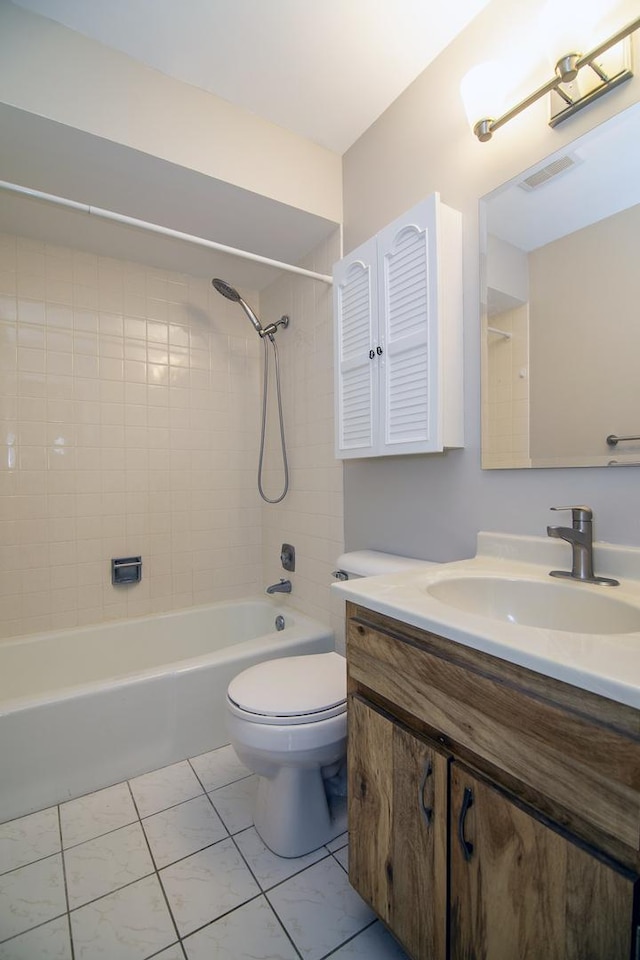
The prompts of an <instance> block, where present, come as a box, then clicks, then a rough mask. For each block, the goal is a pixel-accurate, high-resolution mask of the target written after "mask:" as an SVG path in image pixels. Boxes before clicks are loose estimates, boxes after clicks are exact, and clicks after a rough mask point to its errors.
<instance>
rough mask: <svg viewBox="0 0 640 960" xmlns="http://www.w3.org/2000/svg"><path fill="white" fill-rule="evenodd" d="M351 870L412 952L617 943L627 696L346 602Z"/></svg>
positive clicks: (633, 842) (563, 956) (469, 959)
mask: <svg viewBox="0 0 640 960" xmlns="http://www.w3.org/2000/svg"><path fill="white" fill-rule="evenodd" d="M347 659H348V669H349V708H348V721H349V724H348V725H349V759H348V764H349V839H350V860H349V877H350V880H351V883H352V884H353V886H354V887H355V888H356V889H357V890H358V891H359V892H360V894H361V895H362V896H363V897H364V899H365V900H367V901H368V902H369V903H370V904H371V906H372V907H373V908H374V910H375V911H376V912H377V913H378V915H379V916H380V917H381V919H382V920H383V921H384V922H385V924H386V925H387V926H388V927H389V929H390V930H391V931H392V932H393V933H394V934H395V936H396V937H397V938H398V940H399V941H400V943H401V944H402V945H403V947H404V949H405V950H406V951H407V952H408V954H409V955H410V956H411V957H412V958H414V960H449V958H450V960H515V958H518V960H523V958H528V960H542V958H544V960H630V958H631V957H634V958H635V957H636V956H637V953H636V951H637V949H638V947H640V934H639V932H638V930H639V926H638V923H639V909H640V904H639V902H638V900H639V897H638V892H639V891H638V871H639V867H640V859H639V852H638V851H639V848H640V762H639V760H640V721H639V716H638V711H637V710H633V709H632V708H630V707H626V706H625V705H623V704H619V703H615V702H613V701H611V700H607V699H605V698H602V697H598V696H595V695H594V694H591V693H588V692H587V691H582V690H578V689H577V688H575V687H571V686H569V685H568V684H564V683H561V682H559V681H556V680H552V679H550V678H547V677H544V676H542V675H540V674H536V673H533V672H531V671H528V670H525V669H524V668H521V667H518V666H516V665H514V664H510V663H507V662H505V661H503V660H498V659H497V658H494V657H491V656H489V655H487V654H484V653H481V652H479V651H475V650H472V649H470V648H467V647H464V646H462V645H460V644H457V643H453V642H452V641H448V640H446V639H444V638H442V637H437V636H435V635H433V634H430V633H426V632H424V631H421V630H419V629H417V628H413V627H410V626H408V625H406V624H403V623H400V622H399V621H396V620H391V619H389V618H387V617H384V616H382V615H380V614H377V613H373V612H372V611H370V610H368V609H366V608H364V607H361V606H357V605H354V604H348V620H347Z"/></svg>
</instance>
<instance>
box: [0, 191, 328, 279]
mask: <svg viewBox="0 0 640 960" xmlns="http://www.w3.org/2000/svg"><path fill="white" fill-rule="evenodd" d="M0 190H6V191H8V192H9V193H19V194H21V195H22V196H25V197H30V198H31V199H33V200H44V201H45V202H46V203H52V204H55V205H56V206H58V207H66V208H67V209H69V210H78V211H80V212H81V213H88V214H90V215H91V216H93V217H100V218H101V219H102V220H113V221H115V222H116V223H123V224H125V225H126V226H129V227H136V228H137V229H139V230H148V231H149V232H150V233H159V234H161V235H162V236H164V237H171V238H173V239H174V240H183V241H185V242H186V243H194V244H197V245H198V246H200V247H207V248H208V249H209V250H218V251H219V252H220V253H228V254H230V255H231V256H233V257H242V258H243V259H244V260H253V262H254V263H262V264H264V265H265V266H268V267H277V268H278V270H287V271H288V272H289V273H297V274H299V275H300V276H303V277H310V278H311V279H312V280H320V281H322V283H328V284H332V283H333V278H332V277H330V276H328V275H327V274H324V273H315V272H314V271H313V270H305V269H304V268H303V267H296V266H294V265H293V264H291V263H282V262H281V261H280V260H271V259H269V257H261V256H260V255H259V254H257V253H250V252H249V251H248V250H238V249H237V247H227V246H225V244H223V243H216V241H215V240H205V238H204V237H196V236H194V235H193V234H191V233H182V232H181V231H180V230H171V229H170V228H169V227H162V226H160V224H158V223H149V222H148V221H146V220H137V219H136V218H135V217H127V216H125V215H124V214H123V213H115V212H114V211H113V210H104V209H102V207H94V206H91V205H90V204H88V203H79V202H78V201H77V200H69V199H67V198H66V197H58V196H56V195H55V194H53V193H43V192H42V191H41V190H32V189H31V188H30V187H21V186H20V185H19V184H17V183H9V182H8V181H6V180H0Z"/></svg>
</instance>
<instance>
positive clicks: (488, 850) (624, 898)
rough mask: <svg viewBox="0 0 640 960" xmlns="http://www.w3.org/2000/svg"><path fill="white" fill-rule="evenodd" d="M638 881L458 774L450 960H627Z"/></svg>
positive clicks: (460, 770) (454, 771) (454, 780)
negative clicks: (635, 884) (635, 888)
mask: <svg viewBox="0 0 640 960" xmlns="http://www.w3.org/2000/svg"><path fill="white" fill-rule="evenodd" d="M634 880H635V878H634V877H633V876H631V875H630V874H629V873H628V872H626V871H625V870H623V868H616V867H615V866H611V865H610V864H609V863H604V862H603V861H602V860H600V859H598V858H597V857H596V856H594V854H593V853H592V852H590V851H589V850H587V849H585V848H584V847H581V846H578V845H577V844H576V843H574V842H573V841H571V840H570V839H567V838H566V837H565V836H562V835H561V834H560V833H558V832H556V831H555V830H553V829H551V828H550V827H549V826H547V825H546V824H544V823H543V822H541V821H540V820H538V819H536V818H535V817H533V816H531V815H530V813H528V812H527V811H525V810H524V809H522V808H521V807H519V806H516V804H515V803H513V802H511V800H510V799H508V798H507V797H506V796H505V795H504V794H502V793H500V792H498V791H497V790H496V789H494V788H493V787H491V786H489V785H488V784H486V783H484V782H483V781H480V780H478V779H477V778H475V777H474V776H473V775H471V774H470V773H469V772H468V771H466V770H465V769H464V767H462V766H460V765H459V764H458V763H453V764H452V766H451V915H450V917H451V919H450V924H451V928H450V934H451V960H515V958H517V960H542V958H544V960H629V957H630V956H631V937H632V917H633V899H634Z"/></svg>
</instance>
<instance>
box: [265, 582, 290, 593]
mask: <svg viewBox="0 0 640 960" xmlns="http://www.w3.org/2000/svg"><path fill="white" fill-rule="evenodd" d="M266 592H267V593H291V580H280V583H272V584H271V586H270V587H267V591H266Z"/></svg>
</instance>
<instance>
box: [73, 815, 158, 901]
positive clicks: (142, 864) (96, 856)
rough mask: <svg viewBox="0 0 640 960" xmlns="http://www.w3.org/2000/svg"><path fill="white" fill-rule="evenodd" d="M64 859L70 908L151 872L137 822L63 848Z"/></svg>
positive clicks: (143, 839)
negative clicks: (67, 848)
mask: <svg viewBox="0 0 640 960" xmlns="http://www.w3.org/2000/svg"><path fill="white" fill-rule="evenodd" d="M64 861H65V867H66V870H67V891H68V894H69V907H70V909H71V910H73V909H74V907H79V906H81V905H82V904H83V903H88V902H89V901H90V900H95V899H97V898H98V897H103V896H105V894H107V893H112V892H113V891H114V890H118V889H119V888H120V887H124V886H125V884H127V883H132V882H133V881H134V880H140V879H141V878H142V877H145V876H147V875H148V874H150V873H153V872H154V866H153V861H152V859H151V855H150V854H149V848H148V847H147V842H146V840H145V838H144V833H143V831H142V827H141V826H140V824H139V823H132V824H130V825H129V826H128V827H121V828H120V830H114V831H113V832H112V833H107V834H106V835H105V836H104V837H97V838H96V839H95V840H87V841H86V842H85V843H81V844H79V845H78V846H76V847H72V848H71V849H70V850H65V853H64Z"/></svg>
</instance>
